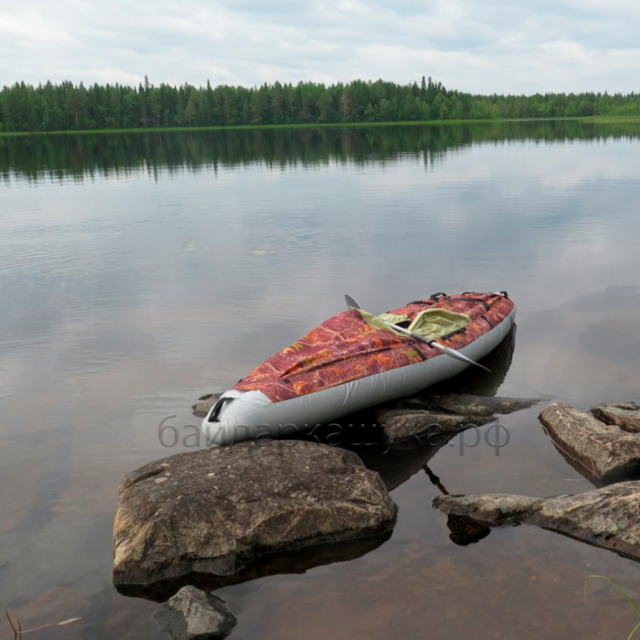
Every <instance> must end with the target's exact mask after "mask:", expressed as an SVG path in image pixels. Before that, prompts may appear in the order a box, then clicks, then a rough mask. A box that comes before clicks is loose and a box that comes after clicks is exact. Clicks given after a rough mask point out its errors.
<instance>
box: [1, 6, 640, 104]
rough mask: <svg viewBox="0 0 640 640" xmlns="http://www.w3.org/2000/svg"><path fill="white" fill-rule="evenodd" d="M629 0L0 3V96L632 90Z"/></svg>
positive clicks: (639, 12)
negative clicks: (367, 82) (350, 84)
mask: <svg viewBox="0 0 640 640" xmlns="http://www.w3.org/2000/svg"><path fill="white" fill-rule="evenodd" d="M639 19H640V5H638V4H637V3H635V2H633V1H632V0H609V1H607V2H604V1H603V0H581V1H580V2H578V0H558V1H556V2H552V1H551V0H538V1H537V2H528V3H526V5H525V4H523V3H518V2H513V1H509V2H507V1H506V0H486V1H483V2H479V1H478V0H446V1H444V0H420V1H419V0H396V1H392V0H370V1H367V2H365V1H364V0H318V1H313V2H305V1H304V0H301V1H297V2H294V1H293V0H233V1H232V0H210V1H200V2H196V1H194V0H185V1H183V2H181V3H175V2H167V1H166V0H155V1H153V2H146V3H131V2H129V1H128V0H127V1H125V0H112V1H111V2H101V1H98V0H58V1H57V2H55V3H51V2H48V1H46V0H19V1H18V0H0V84H11V83H13V82H15V81H19V80H25V81H27V82H32V83H38V82H44V81H46V80H52V81H60V80H64V79H70V80H73V81H75V82H79V81H81V80H82V81H84V82H85V83H93V82H107V81H108V82H126V83H131V82H139V81H141V80H142V79H143V77H144V76H145V75H148V76H149V77H150V79H151V80H152V81H154V82H156V83H160V82H170V83H181V82H185V81H187V82H191V83H194V84H204V83H205V82H206V81H207V79H209V80H211V82H212V83H213V84H218V83H233V84H243V85H253V84H260V83H263V82H273V81H275V80H280V81H283V82H297V81H298V80H315V81H324V82H332V81H348V80H351V79H354V78H364V79H377V78H379V77H384V78H385V79H390V80H395V81H397V82H412V81H414V80H419V79H420V77H421V76H422V75H428V76H429V75H430V76H432V77H433V78H435V79H436V80H439V81H441V82H443V83H444V84H445V85H446V86H449V87H452V88H459V89H462V90H469V91H477V92H488V93H492V92H494V91H495V92H513V93H534V92H536V91H541V92H544V91H582V90H595V91H604V90H608V91H623V92H628V91H633V90H636V89H637V87H635V85H634V80H635V77H637V74H638V71H640V40H639V38H638V36H637V29H636V26H635V25H637V23H638V20H639Z"/></svg>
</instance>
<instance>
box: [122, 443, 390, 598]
mask: <svg viewBox="0 0 640 640" xmlns="http://www.w3.org/2000/svg"><path fill="white" fill-rule="evenodd" d="M395 515H396V506H395V504H394V503H393V501H392V500H391V497H390V496H389V494H388V492H387V490H386V488H385V486H384V484H383V482H382V480H381V479H380V476H379V475H378V474H377V473H376V472H375V471H370V470H369V469H367V468H366V467H365V466H364V465H363V464H362V462H361V461H360V459H359V458H358V456H356V455H355V454H354V453H351V452H349V451H345V450H343V449H338V448H334V447H329V446H326V445H322V444H316V443H311V442H302V441H262V442H246V443H242V444H236V445H232V446H228V447H218V448H211V449H206V450H202V451H197V452H194V453H183V454H179V455H175V456H172V457H170V458H166V459H164V460H159V461H157V462H152V463H151V464H148V465H146V466H144V467H142V468H140V469H138V470H137V471H134V472H133V473H130V474H129V475H127V476H125V478H124V479H123V481H122V483H121V485H120V504H119V508H118V513H117V515H116V521H115V526H114V546H115V557H114V566H113V580H114V584H115V585H116V587H118V589H119V590H120V591H122V592H123V593H128V594H129V595H139V593H138V587H150V586H152V585H156V584H158V583H161V582H163V581H169V582H170V581H174V582H175V581H176V580H179V579H182V578H184V577H186V576H189V575H190V574H207V575H208V576H210V577H213V578H216V580H213V583H214V584H213V586H223V585H224V584H230V583H233V582H238V581H242V580H243V579H246V578H243V575H242V570H243V569H245V565H248V566H249V567H250V565H251V564H252V561H254V560H256V559H257V558H258V557H259V556H261V555H264V554H268V555H269V559H270V562H271V564H273V561H272V559H273V557H274V555H277V554H273V552H284V551H288V550H291V549H298V548H300V547H309V546H310V545H316V544H320V543H327V542H336V543H337V542H340V541H345V540H351V539H354V538H359V537H363V536H372V535H374V534H379V533H381V532H384V531H386V530H388V529H390V528H391V527H392V525H393V521H394V518H395ZM276 564H277V563H276ZM248 573H249V575H250V576H251V571H250V568H249V571H248ZM141 595H143V594H141ZM150 597H153V596H150Z"/></svg>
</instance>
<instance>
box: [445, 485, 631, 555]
mask: <svg viewBox="0 0 640 640" xmlns="http://www.w3.org/2000/svg"><path fill="white" fill-rule="evenodd" d="M434 506H435V507H436V508H437V509H439V510H440V511H443V512H445V513H447V514H449V515H454V516H463V517H467V518H471V519H473V520H474V521H476V522H480V523H482V524H485V525H490V526H500V525H516V524H528V525H535V526H537V527H543V528H544V529H549V530H550V531H555V532H557V533H562V534H565V535H568V536H570V537H572V538H576V539H578V540H581V541H583V542H587V543H589V544H593V545H595V546H598V547H602V548H604V549H609V550H610V551H615V552H616V553H619V554H621V555H623V556H626V557H630V558H632V559H634V560H640V482H634V481H631V482H621V483H618V484H614V485H611V486H609V487H605V488H603V489H598V490H595V491H587V492H586V493H581V494H578V495H561V496H553V497H550V498H535V497H531V496H519V495H511V494H490V495H467V496H449V495H446V496H439V497H437V498H436V499H435V500H434Z"/></svg>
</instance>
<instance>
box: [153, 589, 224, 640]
mask: <svg viewBox="0 0 640 640" xmlns="http://www.w3.org/2000/svg"><path fill="white" fill-rule="evenodd" d="M153 617H154V618H155V619H156V621H157V622H158V625H159V626H160V628H161V629H162V630H163V631H164V632H165V633H166V634H167V635H168V636H169V638H171V640H221V639H222V638H226V637H227V636H228V635H229V634H230V633H231V630H232V629H233V627H235V625H236V622H237V620H236V617H235V616H234V615H233V614H232V613H231V611H229V609H228V608H227V605H226V604H225V602H224V600H221V599H220V598H218V597H216V596H213V595H211V594H208V593H205V592H204V591H200V589H196V588H195V587H193V586H186V587H182V589H180V591H178V593H176V595H175V596H173V597H172V598H170V599H169V601H168V602H166V603H165V604H164V605H163V606H162V608H161V609H160V610H159V611H158V612H156V613H155V614H154V616H153Z"/></svg>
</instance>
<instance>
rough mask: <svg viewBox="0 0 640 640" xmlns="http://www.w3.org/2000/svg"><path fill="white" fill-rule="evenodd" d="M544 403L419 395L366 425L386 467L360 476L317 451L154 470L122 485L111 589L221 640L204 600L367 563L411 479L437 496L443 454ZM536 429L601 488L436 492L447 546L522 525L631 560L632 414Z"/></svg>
mask: <svg viewBox="0 0 640 640" xmlns="http://www.w3.org/2000/svg"><path fill="white" fill-rule="evenodd" d="M217 397H218V396H217V395H216V394H208V395H207V396H203V397H202V398H200V399H199V400H198V402H197V403H196V404H195V405H194V406H193V411H194V414H195V415H197V416H204V415H206V413H207V412H208V410H209V408H210V407H211V405H212V404H213V403H214V402H215V401H216V400H217ZM539 402H540V399H536V398H524V399H518V398H500V397H494V396H485V395H475V394H472V393H436V394H433V393H431V394H427V393H424V394H419V395H417V396H413V397H410V398H404V399H402V400H399V401H397V402H394V403H391V404H389V405H386V406H380V407H378V408H376V409H375V410H374V411H373V412H372V416H373V420H374V422H375V425H376V426H377V427H378V428H379V434H378V435H379V436H380V443H381V445H382V446H383V448H384V455H382V454H381V453H375V452H376V451H377V450H376V449H369V450H368V451H363V453H362V455H363V456H364V458H363V459H364V461H365V463H364V464H363V461H362V460H361V459H360V457H359V456H358V455H356V454H355V453H353V452H352V451H348V450H347V449H345V448H342V446H330V444H326V443H322V442H321V441H319V440H318V439H317V438H316V440H318V441H313V442H311V441H308V440H305V439H294V440H277V441H275V440H264V441H261V442H245V443H240V444H234V445H228V446H222V447H216V448H210V449H205V450H201V451H197V452H193V453H183V454H178V455H175V456H172V457H169V458H166V459H164V460H159V461H156V462H152V463H150V464H148V465H145V466H144V467H142V468H140V469H138V470H137V471H134V472H132V473H130V474H128V475H127V476H126V477H125V478H124V479H123V481H122V483H121V486H120V502H119V508H118V513H117V516H116V521H115V527H114V549H115V556H114V570H113V581H114V584H115V586H116V587H117V589H118V590H119V591H120V592H121V593H123V594H125V595H132V596H139V597H145V598H150V599H153V600H157V601H162V602H165V601H166V602H165V604H164V605H163V608H162V609H161V610H160V611H159V612H158V613H157V614H156V619H157V621H158V623H159V624H160V626H161V628H162V629H163V631H164V632H165V633H166V634H167V635H168V637H170V638H172V639H174V640H175V639H176V638H180V639H187V638H188V639H190V640H191V639H194V638H221V637H224V636H225V635H226V634H228V633H229V632H230V630H231V629H232V628H233V625H234V624H235V618H234V617H233V614H231V613H230V612H229V611H228V609H226V606H225V605H224V603H222V601H219V599H218V598H216V597H215V596H212V595H210V592H211V591H213V590H215V589H217V588H220V587H223V586H226V585H229V584H234V583H238V582H243V581H246V580H252V579H255V578H258V577H261V576H265V575H272V574H275V573H289V572H295V573H301V572H304V571H306V570H308V569H309V568H311V567H314V566H318V565H321V564H326V563H330V562H336V561H347V560H351V559H354V558H357V557H359V556H361V555H364V554H366V553H368V552H369V551H371V550H373V549H374V548H376V547H377V546H379V545H380V544H383V543H384V542H385V541H386V540H387V539H388V538H389V536H390V535H391V531H392V529H393V526H394V523H395V518H396V513H397V507H396V505H395V503H394V502H393V500H392V499H391V496H390V495H389V491H391V490H393V489H394V488H395V487H397V486H398V485H399V484H401V483H402V482H404V481H406V480H407V479H408V478H409V477H410V476H411V475H413V474H414V473H416V472H417V471H420V470H425V471H426V472H427V474H428V475H429V477H430V479H431V480H432V482H434V484H437V485H438V486H440V484H439V479H438V478H436V477H435V476H433V474H432V473H431V472H430V470H429V468H428V466H427V464H428V462H429V460H430V459H431V458H432V457H433V456H434V455H436V453H437V452H438V450H439V448H440V447H441V446H443V445H444V444H446V443H447V442H448V441H449V440H450V439H451V438H452V437H454V436H455V435H456V434H458V433H461V432H462V431H464V430H466V429H469V428H471V427H479V426H482V425H488V424H490V423H492V422H495V421H496V420H497V419H498V416H500V415H504V414H508V413H512V412H515V411H520V410H523V409H527V408H529V407H531V406H533V405H535V404H536V403H539ZM539 420H540V422H541V424H542V426H543V428H544V430H545V432H546V433H547V434H548V435H549V437H550V438H551V439H552V440H553V442H554V444H555V446H556V448H557V449H558V450H559V451H560V452H561V453H562V455H563V456H564V457H565V459H566V460H567V461H568V462H569V463H570V464H571V465H572V466H573V467H575V468H576V469H577V470H578V471H580V473H582V474H583V475H585V477H587V478H589V479H590V480H591V481H592V482H593V483H594V484H596V485H597V486H600V485H607V484H609V486H603V487H601V488H598V489H596V490H594V491H589V492H586V493H583V494H579V495H562V496H552V497H535V496H519V495H512V494H492V495H467V496H451V495H446V490H445V489H444V487H441V489H442V491H443V492H444V493H445V495H442V496H440V497H438V498H436V500H435V501H434V506H435V507H436V508H437V509H439V510H440V511H443V512H444V513H446V514H447V515H448V526H449V529H450V530H451V539H452V540H453V541H454V542H456V544H468V543H469V542H474V541H477V540H479V539H481V538H483V537H485V536H486V535H488V533H489V532H490V530H491V528H492V527H496V526H505V525H511V526H512V525H516V524H528V525H533V526H539V527H543V528H545V529H548V530H551V531H556V532H558V533H561V534H563V535H567V536H570V537H573V538H575V539H577V540H580V541H583V542H586V543H588V544H592V545H595V546H599V547H602V548H605V549H609V550H611V551H614V552H616V553H618V554H621V555H624V556H625V557H629V558H632V559H635V560H640V525H639V524H638V523H639V522H640V519H639V518H638V515H640V481H638V482H635V481H633V480H630V478H635V477H636V476H637V475H638V472H640V427H639V425H640V407H639V406H638V405H636V404H634V403H620V404H613V405H601V406H599V407H595V408H594V409H593V410H592V412H591V414H587V413H584V412H581V411H579V410H577V409H575V408H573V407H569V406H567V405H561V404H557V403H551V404H549V405H548V406H547V407H545V408H544V409H543V410H542V411H541V413H540V414H539ZM374 469H375V470H374ZM619 480H626V481H625V482H617V483H616V481H619ZM610 483H614V484H610ZM200 589H203V590H202V591H201V590H200ZM207 625H208V626H207ZM203 629H204V631H203ZM203 633H204V635H203ZM207 634H209V635H207Z"/></svg>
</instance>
